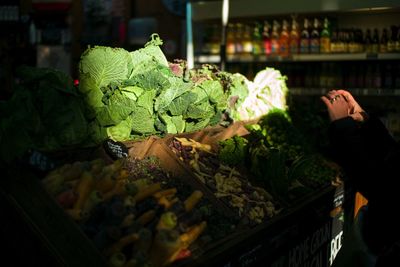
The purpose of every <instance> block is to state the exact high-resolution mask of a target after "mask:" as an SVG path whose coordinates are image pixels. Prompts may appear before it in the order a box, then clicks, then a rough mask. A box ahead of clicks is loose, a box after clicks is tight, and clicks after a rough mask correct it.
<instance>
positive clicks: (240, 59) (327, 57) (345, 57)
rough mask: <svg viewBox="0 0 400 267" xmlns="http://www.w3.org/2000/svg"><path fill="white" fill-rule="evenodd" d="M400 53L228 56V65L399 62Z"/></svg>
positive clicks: (212, 58) (207, 58) (201, 59)
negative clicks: (365, 61)
mask: <svg viewBox="0 0 400 267" xmlns="http://www.w3.org/2000/svg"><path fill="white" fill-rule="evenodd" d="M399 59H400V53H378V54H376V53H372V54H370V53H340V54H339V53H338V54H304V55H301V54H299V55H291V56H289V57H280V56H276V57H274V56H271V57H267V56H264V55H228V56H227V62H228V63H251V62H308V61H320V62H322V61H364V60H399ZM220 61H221V57H220V56H219V55H199V56H196V57H195V62H196V63H219V62H220Z"/></svg>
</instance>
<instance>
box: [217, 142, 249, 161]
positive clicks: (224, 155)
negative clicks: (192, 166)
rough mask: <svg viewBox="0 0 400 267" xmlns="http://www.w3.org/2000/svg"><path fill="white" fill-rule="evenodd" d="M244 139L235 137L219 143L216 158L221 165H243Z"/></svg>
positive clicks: (244, 154)
mask: <svg viewBox="0 0 400 267" xmlns="http://www.w3.org/2000/svg"><path fill="white" fill-rule="evenodd" d="M247 144H248V141H247V139H246V138H244V137H241V136H238V135H235V136H233V137H231V138H229V139H226V140H222V141H220V142H219V151H218V158H219V160H220V162H221V163H222V164H226V165H230V166H234V165H237V164H240V163H243V162H244V160H245V159H246V156H247V149H248V148H247Z"/></svg>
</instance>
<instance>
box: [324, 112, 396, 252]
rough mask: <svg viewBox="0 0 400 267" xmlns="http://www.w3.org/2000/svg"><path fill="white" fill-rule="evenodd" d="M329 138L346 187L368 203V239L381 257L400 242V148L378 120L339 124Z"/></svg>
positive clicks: (331, 127) (339, 122)
mask: <svg viewBox="0 0 400 267" xmlns="http://www.w3.org/2000/svg"><path fill="white" fill-rule="evenodd" d="M329 137H330V143H331V148H332V151H333V153H334V154H333V156H334V159H335V161H337V162H338V163H339V164H340V165H341V166H342V168H343V170H344V172H345V174H346V177H347V180H345V183H348V184H350V185H351V186H353V188H354V189H355V190H357V191H359V192H360V193H362V194H363V195H364V196H365V197H366V198H367V199H368V213H367V216H366V218H365V231H364V232H365V233H364V237H365V239H366V242H367V244H368V245H369V247H370V248H371V249H372V250H373V251H374V252H375V253H377V254H378V255H380V254H382V253H384V251H387V250H388V248H390V247H393V244H395V243H396V242H397V241H398V240H400V220H399V219H396V217H397V218H398V217H399V211H400V170H399V169H400V146H399V144H398V143H397V142H396V141H395V140H394V139H393V138H392V136H391V135H390V134H389V132H388V131H387V129H386V128H385V126H384V125H383V124H382V122H381V121H380V120H379V118H377V117H374V116H371V117H370V118H369V119H368V120H367V121H365V122H363V123H360V122H356V121H355V120H353V119H352V118H351V117H347V118H343V119H340V120H336V121H334V122H332V123H331V125H330V129H329Z"/></svg>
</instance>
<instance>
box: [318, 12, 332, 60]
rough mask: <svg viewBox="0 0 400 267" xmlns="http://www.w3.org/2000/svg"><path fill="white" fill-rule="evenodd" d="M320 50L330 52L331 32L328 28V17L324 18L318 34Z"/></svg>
mask: <svg viewBox="0 0 400 267" xmlns="http://www.w3.org/2000/svg"><path fill="white" fill-rule="evenodd" d="M320 51H321V53H330V52H331V32H330V30H329V21H328V18H325V19H324V25H323V28H322V31H321V34H320Z"/></svg>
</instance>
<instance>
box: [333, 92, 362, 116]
mask: <svg viewBox="0 0 400 267" xmlns="http://www.w3.org/2000/svg"><path fill="white" fill-rule="evenodd" d="M336 93H337V94H341V95H342V96H343V97H344V98H345V99H346V101H347V103H348V104H349V108H350V111H349V112H350V114H349V116H351V117H352V118H353V119H354V120H356V121H363V120H364V119H365V114H366V113H365V111H364V109H363V108H362V107H361V106H360V105H359V104H358V103H357V101H356V100H355V99H354V97H353V96H352V95H351V94H350V93H349V92H348V91H346V90H337V91H336Z"/></svg>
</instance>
